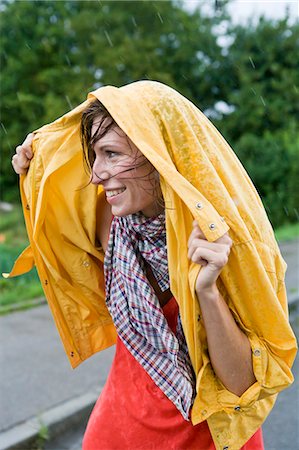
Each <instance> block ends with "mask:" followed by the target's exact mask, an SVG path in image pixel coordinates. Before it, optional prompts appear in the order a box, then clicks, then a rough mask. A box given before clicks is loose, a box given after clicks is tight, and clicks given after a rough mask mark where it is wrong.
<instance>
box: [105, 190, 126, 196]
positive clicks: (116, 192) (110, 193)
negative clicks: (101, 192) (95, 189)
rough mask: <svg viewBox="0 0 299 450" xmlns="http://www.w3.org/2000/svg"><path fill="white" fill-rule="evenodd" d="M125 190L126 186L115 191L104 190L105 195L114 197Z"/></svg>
mask: <svg viewBox="0 0 299 450" xmlns="http://www.w3.org/2000/svg"><path fill="white" fill-rule="evenodd" d="M125 190H126V188H122V189H117V190H115V191H107V192H106V196H107V197H114V196H115V195H118V194H121V193H122V192H124V191H125Z"/></svg>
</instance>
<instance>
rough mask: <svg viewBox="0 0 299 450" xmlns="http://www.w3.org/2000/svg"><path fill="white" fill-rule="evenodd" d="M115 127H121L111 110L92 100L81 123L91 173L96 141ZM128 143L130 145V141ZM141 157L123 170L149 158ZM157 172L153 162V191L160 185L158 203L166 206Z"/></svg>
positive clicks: (85, 153)
mask: <svg viewBox="0 0 299 450" xmlns="http://www.w3.org/2000/svg"><path fill="white" fill-rule="evenodd" d="M95 119H97V120H98V128H97V129H96V131H95V132H94V134H93V135H92V127H93V124H94V120H95ZM114 127H118V128H119V126H118V124H117V123H116V122H115V120H114V119H113V117H112V116H111V114H110V113H109V111H108V110H107V109H106V108H105V106H104V105H103V104H102V103H101V102H100V101H99V100H97V99H96V100H94V101H92V102H91V103H90V104H89V105H88V106H87V108H86V109H85V110H84V111H83V113H82V117H81V124H80V138H81V144H82V149H83V162H84V166H85V169H86V171H87V173H88V174H89V175H91V174H92V167H93V164H94V161H95V153H94V145H95V143H96V142H97V141H98V140H99V139H101V138H102V137H103V136H105V134H106V133H108V131H110V130H111V129H112V128H114ZM128 143H129V145H130V142H129V141H128ZM130 146H131V145H130ZM139 158H140V157H138V156H137V157H136V159H135V164H134V165H133V166H132V168H130V169H128V168H127V167H126V168H125V169H124V171H123V172H128V171H129V170H134V169H135V168H137V167H140V166H141V165H143V164H144V161H145V160H147V159H146V158H145V156H144V155H142V157H141V158H140V159H141V161H138V159H139ZM155 172H156V169H155V168H154V166H153V165H152V164H151V169H150V171H149V173H148V174H147V175H151V174H153V177H152V178H151V180H152V181H153V191H154V192H156V191H157V188H158V187H159V195H158V197H157V202H158V204H160V205H162V206H164V199H163V196H162V192H161V189H160V182H159V179H158V178H156V177H155ZM96 176H97V175H96ZM98 178H99V177H98Z"/></svg>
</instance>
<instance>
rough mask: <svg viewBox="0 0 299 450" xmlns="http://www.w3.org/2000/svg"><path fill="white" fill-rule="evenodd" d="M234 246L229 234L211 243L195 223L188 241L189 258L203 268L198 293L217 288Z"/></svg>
mask: <svg viewBox="0 0 299 450" xmlns="http://www.w3.org/2000/svg"><path fill="white" fill-rule="evenodd" d="M232 244H233V241H232V239H231V238H230V237H229V235H228V233H225V234H224V235H223V236H221V237H220V238H219V239H217V240H216V241H214V242H209V241H208V240H207V239H206V238H205V236H204V234H203V232H202V231H201V229H200V227H199V225H198V223H197V221H196V220H194V221H193V230H192V232H191V234H190V237H189V240H188V258H189V259H191V261H193V262H195V263H196V264H200V265H201V266H203V267H202V268H201V270H200V271H199V274H198V276H197V280H196V286H195V289H196V292H197V293H198V292H200V291H203V290H209V289H212V288H214V287H215V285H216V280H217V278H218V277H219V275H220V272H221V271H222V269H223V267H224V266H225V264H227V261H228V257H229V254H230V249H231V246H232Z"/></svg>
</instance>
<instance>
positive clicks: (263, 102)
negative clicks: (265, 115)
mask: <svg viewBox="0 0 299 450" xmlns="http://www.w3.org/2000/svg"><path fill="white" fill-rule="evenodd" d="M260 99H261V101H262V104H263V105H264V106H266V103H265V100H264V99H263V97H262V96H261V95H260Z"/></svg>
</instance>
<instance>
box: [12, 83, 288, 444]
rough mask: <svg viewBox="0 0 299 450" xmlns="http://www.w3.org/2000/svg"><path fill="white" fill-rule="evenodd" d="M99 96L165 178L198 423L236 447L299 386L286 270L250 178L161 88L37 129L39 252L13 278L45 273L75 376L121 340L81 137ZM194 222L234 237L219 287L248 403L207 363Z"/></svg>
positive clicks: (35, 235)
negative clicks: (247, 379)
mask: <svg viewBox="0 0 299 450" xmlns="http://www.w3.org/2000/svg"><path fill="white" fill-rule="evenodd" d="M95 98H98V99H99V100H100V101H101V102H102V103H103V104H104V105H105V107H106V108H107V109H108V110H109V112H110V113H111V115H112V116H113V117H114V119H115V121H116V122H117V123H118V125H119V126H120V127H121V128H122V129H123V131H124V132H125V133H126V134H127V135H128V136H129V137H130V139H131V140H132V141H133V142H134V143H135V144H136V146H137V147H138V148H139V149H140V150H141V151H142V153H143V154H144V155H145V156H146V157H147V158H148V159H149V160H150V162H151V163H152V164H153V165H154V166H155V167H156V169H157V170H158V171H159V173H160V178H161V188H162V192H163V196H164V200H165V204H166V229H167V251H168V261H169V275H170V286H171V291H172V293H173V295H174V296H175V298H176V299H177V301H178V303H179V306H180V313H181V317H182V324H183V328H184V332H185V336H186V340H187V344H188V348H189V353H190V357H191V361H192V364H193V367H194V370H195V373H196V376H197V382H196V389H197V396H196V399H195V402H194V405H193V408H192V415H191V417H192V423H193V424H197V423H199V422H201V421H203V420H206V419H207V421H208V424H209V427H210V430H211V433H212V437H213V440H214V442H215V445H216V448H217V450H220V449H230V450H238V449H240V447H242V445H243V444H244V443H245V442H246V441H247V440H248V439H249V438H250V437H251V436H252V435H253V433H254V432H255V431H256V430H257V429H258V428H259V427H260V425H261V424H262V422H263V421H264V420H265V418H266V417H267V415H268V413H269V412H270V410H271V408H272V406H273V404H274V402H275V400H276V396H277V395H276V394H277V392H279V391H281V390H282V389H284V388H286V387H287V386H289V385H290V384H291V383H292V381H293V376H292V373H291V366H292V363H293V360H294V358H295V354H296V340H295V337H294V335H293V332H292V330H291V328H290V325H289V323H288V309H287V298H286V289H285V283H284V278H285V271H286V267H287V266H286V263H285V261H284V260H283V258H282V256H281V254H280V251H279V248H278V245H277V242H276V240H275V237H274V234H273V230H272V227H271V224H270V222H269V220H268V218H267V215H266V213H265V210H264V208H263V205H262V202H261V200H260V198H259V196H258V194H257V192H256V190H255V187H254V185H253V184H252V182H251V180H250V178H249V177H248V175H247V173H246V171H245V170H244V168H243V166H242V165H241V163H240V161H239V160H238V158H237V157H236V155H235V154H234V152H233V151H232V150H231V148H230V147H229V145H228V143H227V142H226V141H225V140H224V139H223V137H222V136H221V134H220V133H219V132H218V131H217V130H216V128H215V127H214V126H213V125H212V123H211V122H210V121H209V120H208V119H207V118H206V117H205V116H204V114H202V113H201V112H200V111H199V110H198V109H197V108H196V107H195V106H194V105H193V104H192V103H191V102H190V101H188V100H187V99H186V98H184V97H183V96H181V95H180V94H179V93H178V92H176V91H175V90H173V89H171V88H169V87H167V86H165V85H163V84H161V83H157V82H153V81H139V82H136V83H132V84H129V85H126V86H123V87H121V88H116V87H113V86H106V87H102V88H100V89H98V90H96V91H94V92H92V93H91V94H89V96H88V99H87V100H86V101H85V102H84V103H82V104H81V105H79V106H78V107H77V108H75V109H73V110H72V111H70V112H69V113H67V114H66V115H64V116H63V117H61V118H59V119H58V120H56V121H55V122H53V123H51V124H49V125H45V126H44V127H42V128H40V129H39V130H37V131H36V135H35V139H34V142H33V150H34V158H33V160H32V162H31V165H30V170H29V171H28V174H27V175H26V176H21V195H22V203H23V207H24V214H25V219H26V226H27V231H28V235H29V240H30V244H31V245H30V247H29V248H28V249H26V250H25V251H24V252H23V254H22V255H21V256H20V257H19V259H18V260H17V262H16V264H15V266H14V268H13V270H12V272H11V274H10V276H14V275H19V274H21V273H24V272H26V271H28V270H30V268H31V267H32V266H33V265H34V264H35V265H36V267H37V270H38V273H39V276H40V279H41V282H42V284H43V287H44V291H45V295H46V297H47V299H48V302H49V306H50V308H51V311H52V314H53V317H54V320H55V322H56V326H57V328H58V331H59V334H60V337H61V340H62V342H63V345H64V348H65V351H66V353H67V355H68V357H69V360H70V363H71V365H72V367H73V368H75V367H76V366H78V364H80V363H81V362H82V361H84V360H85V359H87V358H88V357H90V356H91V355H93V354H94V353H95V352H98V351H100V350H103V349H104V348H106V347H108V346H110V345H112V344H114V343H115V340H116V331H115V328H114V325H113V323H112V320H111V317H110V315H109V313H108V310H107V308H106V305H105V293H104V278H103V258H104V253H103V250H102V249H101V248H97V247H96V245H97V244H96V242H97V241H96V227H97V222H98V221H100V220H101V211H100V210H99V208H98V210H97V199H98V198H99V197H98V196H101V195H103V189H102V187H101V186H99V187H95V186H93V185H90V184H89V185H87V184H88V179H89V178H88V176H87V175H86V173H85V172H84V169H83V163H82V149H81V144H80V138H79V127H80V117H81V113H82V111H83V110H84V108H85V107H86V106H87V105H88V103H89V102H90V101H92V100H94V99H95ZM194 218H195V219H197V221H198V224H199V226H200V228H201V229H202V231H203V232H204V234H205V236H206V238H207V240H208V241H210V242H213V241H215V240H217V239H218V238H219V237H221V236H222V235H223V234H224V233H226V232H227V231H228V230H229V235H230V237H231V238H232V239H233V246H232V249H231V252H230V256H229V260H228V263H227V265H226V266H225V267H224V268H223V270H222V272H221V275H220V277H219V278H218V280H217V286H218V289H219V291H220V292H221V294H222V296H223V297H224V299H225V300H226V301H227V303H228V306H229V308H230V310H231V312H232V314H233V316H234V318H235V320H236V321H237V323H238V324H239V326H240V328H241V329H242V330H243V331H244V332H245V333H246V334H247V336H248V338H249V340H250V343H251V347H252V359H253V367H254V374H255V377H256V379H257V382H256V383H255V384H254V385H253V386H251V387H250V388H249V389H248V390H247V391H246V392H245V393H244V394H243V395H242V396H241V397H238V396H236V395H235V394H233V393H231V392H229V391H228V390H227V389H225V387H224V386H223V385H222V383H221V382H220V381H219V379H218V378H217V377H216V376H215V374H214V372H213V370H212V367H211V363H210V360H209V355H208V349H207V341H206V335H205V330H204V327H203V323H202V321H201V320H200V308H199V302H198V300H197V298H196V295H195V289H194V286H195V280H196V277H197V274H198V271H199V270H200V266H199V265H197V264H195V263H192V262H190V260H189V259H188V258H187V241H188V238H189V235H190V233H191V230H192V221H193V220H194ZM120 414H121V411H120Z"/></svg>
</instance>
